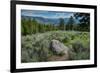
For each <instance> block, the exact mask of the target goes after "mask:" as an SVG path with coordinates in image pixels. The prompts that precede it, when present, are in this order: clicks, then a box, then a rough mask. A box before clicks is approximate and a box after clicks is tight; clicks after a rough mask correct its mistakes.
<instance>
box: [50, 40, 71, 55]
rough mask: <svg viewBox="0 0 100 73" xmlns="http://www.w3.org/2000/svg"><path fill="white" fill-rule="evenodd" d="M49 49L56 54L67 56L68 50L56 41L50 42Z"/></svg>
mask: <svg viewBox="0 0 100 73" xmlns="http://www.w3.org/2000/svg"><path fill="white" fill-rule="evenodd" d="M50 47H51V49H52V50H53V51H54V52H56V53H57V54H60V53H63V54H66V57H68V56H69V48H68V47H67V46H65V45H64V44H63V43H61V42H60V41H58V40H52V41H51V45H50Z"/></svg>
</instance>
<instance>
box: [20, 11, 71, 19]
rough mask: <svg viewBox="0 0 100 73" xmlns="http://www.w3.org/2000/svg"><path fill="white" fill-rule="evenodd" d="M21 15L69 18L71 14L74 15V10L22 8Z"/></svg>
mask: <svg viewBox="0 0 100 73" xmlns="http://www.w3.org/2000/svg"><path fill="white" fill-rule="evenodd" d="M21 15H22V16H36V17H44V18H69V17H70V16H73V12H60V11H41V10H21Z"/></svg>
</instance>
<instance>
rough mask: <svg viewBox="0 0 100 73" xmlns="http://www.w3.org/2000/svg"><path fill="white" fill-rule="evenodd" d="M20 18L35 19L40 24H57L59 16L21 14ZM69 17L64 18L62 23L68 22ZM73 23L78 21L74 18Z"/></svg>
mask: <svg viewBox="0 0 100 73" xmlns="http://www.w3.org/2000/svg"><path fill="white" fill-rule="evenodd" d="M21 17H22V19H35V20H36V21H37V22H38V23H42V24H55V25H57V24H59V18H44V17H35V16H21ZM68 20H69V18H64V23H65V24H67V23H68ZM74 21H75V23H78V21H77V20H75V19H74Z"/></svg>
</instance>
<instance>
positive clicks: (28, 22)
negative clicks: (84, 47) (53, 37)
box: [21, 13, 90, 35]
mask: <svg viewBox="0 0 100 73" xmlns="http://www.w3.org/2000/svg"><path fill="white" fill-rule="evenodd" d="M74 18H75V19H77V20H78V21H79V23H77V24H76V23H75V20H74ZM64 22H65V21H64V19H63V18H59V24H57V25H55V24H43V23H38V22H37V21H36V20H35V19H24V18H22V19H21V34H22V35H27V34H35V33H43V32H46V31H55V30H64V31H73V30H74V31H88V32H89V31H90V14H88V13H75V14H74V15H73V16H70V18H69V20H68V22H67V23H66V24H65V23H64Z"/></svg>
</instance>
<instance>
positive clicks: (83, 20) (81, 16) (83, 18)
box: [74, 13, 90, 31]
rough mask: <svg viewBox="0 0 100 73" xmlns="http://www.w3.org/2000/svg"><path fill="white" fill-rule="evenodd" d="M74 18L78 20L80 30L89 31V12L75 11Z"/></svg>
mask: <svg viewBox="0 0 100 73" xmlns="http://www.w3.org/2000/svg"><path fill="white" fill-rule="evenodd" d="M74 16H75V18H76V19H78V20H79V22H80V24H79V26H80V30H81V31H90V14H89V13H75V14H74Z"/></svg>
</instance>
